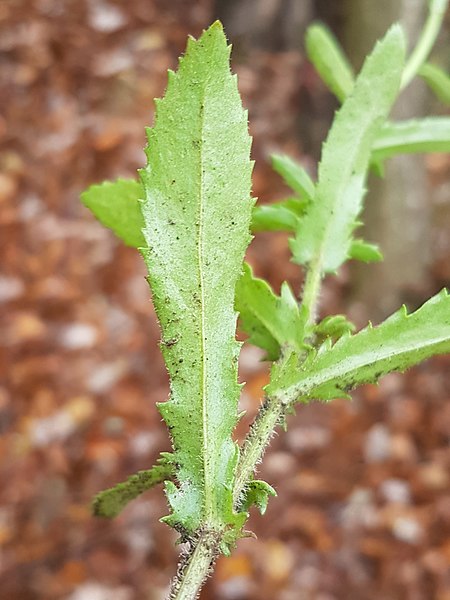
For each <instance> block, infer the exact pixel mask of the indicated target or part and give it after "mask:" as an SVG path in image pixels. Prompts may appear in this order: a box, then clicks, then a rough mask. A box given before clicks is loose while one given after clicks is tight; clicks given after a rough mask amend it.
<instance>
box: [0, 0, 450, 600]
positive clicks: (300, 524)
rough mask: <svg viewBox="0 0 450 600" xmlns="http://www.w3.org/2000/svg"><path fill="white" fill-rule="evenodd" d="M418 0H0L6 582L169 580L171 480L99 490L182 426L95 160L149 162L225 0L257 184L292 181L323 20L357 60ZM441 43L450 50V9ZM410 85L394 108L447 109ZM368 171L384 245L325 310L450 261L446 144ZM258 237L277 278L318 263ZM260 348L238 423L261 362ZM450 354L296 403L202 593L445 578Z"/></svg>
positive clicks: (391, 594)
mask: <svg viewBox="0 0 450 600" xmlns="http://www.w3.org/2000/svg"><path fill="white" fill-rule="evenodd" d="M425 14H426V2H425V0H408V1H406V0H405V1H403V2H402V1H400V0H398V1H396V2H392V1H391V0H341V1H335V2H330V1H327V0H216V1H215V2H214V1H213V0H197V1H195V0H192V1H188V0H170V1H168V0H128V1H127V2H121V1H120V0H116V1H114V0H58V1H55V0H2V2H1V3H0V28H1V31H0V244H1V251H0V252H1V262H0V330H1V337H0V345H1V347H0V427H1V432H2V437H1V438H0V546H1V557H0V581H1V584H0V598H2V599H3V598H4V599H8V600H33V599H36V600H57V599H67V600H141V599H142V600H144V599H145V600H162V599H163V598H164V597H165V592H166V589H167V584H168V581H169V579H170V577H171V576H172V575H173V574H174V570H175V564H176V559H177V555H178V552H179V549H178V548H175V547H174V545H173V542H174V540H175V535H173V534H172V532H171V530H169V529H168V528H167V527H166V526H165V525H162V524H161V523H159V521H158V518H159V517H161V516H163V515H164V514H166V512H167V509H166V506H165V501H164V497H163V492H162V489H155V490H153V491H150V492H148V493H147V494H146V495H144V496H143V497H141V498H140V499H139V500H136V501H135V502H134V503H132V504H130V505H129V507H128V508H127V509H126V510H125V511H124V513H123V514H122V515H121V516H120V517H119V518H117V519H116V520H114V521H113V522H104V521H99V520H95V519H93V518H92V517H91V514H90V501H91V498H92V496H93V495H94V494H95V493H96V492H97V491H99V490H101V489H103V488H105V487H108V486H110V485H112V484H114V483H115V482H117V481H120V480H121V479H123V478H124V477H126V476H127V475H128V474H131V473H132V472H134V471H136V470H138V469H144V468H148V467H149V466H151V465H152V464H153V461H154V460H155V458H156V456H157V454H158V453H159V451H160V450H162V449H169V441H168V437H167V434H166V430H165V427H164V426H163V424H162V423H161V419H160V416H159V414H158V413H157V411H156V408H155V402H157V401H162V400H164V399H165V398H166V396H167V377H166V374H165V370H164V366H163V362H162V359H161V356H160V352H159V349H158V339H159V331H158V326H157V324H156V320H155V316H154V312H153V308H152V305H151V302H150V296H149V291H148V288H147V284H146V282H145V280H144V276H145V269H144V264H143V262H142V260H141V259H140V257H139V256H138V254H137V252H136V251H134V250H132V249H130V248H125V247H123V246H122V245H121V244H120V243H119V242H118V241H117V240H116V239H115V238H114V237H113V235H112V234H111V233H110V232H109V231H106V230H104V229H103V228H102V227H101V226H100V225H99V224H98V223H97V222H95V221H94V219H93V217H92V216H91V215H90V214H89V213H88V211H87V210H85V209H84V208H83V207H82V206H81V204H80V202H79V194H80V192H81V191H82V190H83V189H84V188H85V187H86V186H87V185H88V184H90V183H93V182H99V181H101V180H103V179H108V178H111V179H112V178H116V177H118V176H126V177H130V176H134V175H135V172H136V169H137V168H138V167H139V166H141V165H142V164H143V163H144V154H143V151H142V147H143V146H144V143H145V140H144V125H148V124H151V123H152V114H153V98H154V97H158V96H160V95H162V93H163V92H164V88H165V83H166V70H167V68H169V67H171V68H174V67H175V66H176V62H177V57H178V56H179V55H180V53H182V52H183V49H184V46H185V43H186V36H187V35H188V34H189V33H190V34H192V35H195V36H197V35H198V34H199V33H200V32H201V30H202V29H203V28H204V27H206V26H207V25H208V24H209V23H210V22H212V20H214V19H215V18H217V17H220V18H221V19H222V20H223V22H224V24H225V27H226V30H227V32H228V36H229V38H230V40H231V41H232V42H233V44H234V47H235V51H234V58H233V67H234V69H235V71H236V72H237V73H238V76H239V86H240V90H241V93H242V96H243V101H244V104H245V106H246V107H248V109H249V118H250V130H251V133H252V135H253V136H254V146H253V157H254V158H255V159H256V161H257V165H256V168H255V173H254V195H255V196H257V197H258V198H259V199H260V202H270V201H272V200H274V199H279V198H282V197H283V195H285V194H286V193H287V192H288V190H287V189H286V188H285V187H284V186H283V183H282V181H281V180H280V178H279V177H278V176H277V175H275V174H274V173H273V172H272V170H271V168H270V160H269V158H270V154H271V153H272V152H275V151H277V152H286V153H288V154H290V155H291V156H292V157H294V158H296V159H298V160H299V161H301V163H302V164H303V165H304V166H305V167H306V168H308V169H309V171H310V172H311V174H313V175H314V173H315V170H316V163H317V159H318V157H319V152H320V144H321V142H322V140H323V139H324V136H325V135H326V131H327V128H328V127H329V124H330V121H331V118H332V115H333V113H334V111H335V109H336V108H337V104H336V102H335V100H334V99H333V98H332V97H331V95H330V94H329V93H328V92H327V91H326V89H325V88H324V87H323V85H322V84H321V83H320V81H319V80H318V78H317V76H316V74H315V73H314V70H313V69H312V67H311V65H310V64H308V62H307V60H306V59H305V56H304V52H303V45H302V38H303V33H304V31H305V28H306V27H307V25H308V24H309V23H310V22H311V21H312V20H313V19H317V18H318V19H321V20H323V21H325V22H326V23H327V24H328V25H329V26H330V27H331V29H332V30H333V31H334V32H335V33H336V35H337V36H338V38H339V39H340V40H341V41H342V43H343V44H344V46H345V48H346V49H347V50H348V51H349V53H350V56H351V59H352V61H353V62H354V64H355V65H356V66H357V67H358V66H359V65H360V64H361V60H362V56H363V55H364V54H365V53H366V52H367V51H368V50H369V49H370V48H371V46H372V44H373V42H374V40H375V38H376V37H378V36H380V35H381V34H382V33H383V32H384V31H385V29H386V28H387V27H388V26H389V25H390V24H391V23H392V22H393V21H395V20H398V19H400V20H401V21H402V23H403V24H404V26H405V28H406V29H407V31H408V35H409V39H410V40H411V41H413V40H414V39H416V37H417V34H418V31H419V30H420V27H421V25H422V23H423V21H424V18H425ZM447 17H448V18H447V19H446V26H445V28H444V30H443V32H442V34H441V36H440V39H439V41H438V44H437V46H436V48H435V50H434V53H433V60H434V61H435V62H437V63H438V64H440V65H441V66H442V67H444V68H446V69H447V70H448V69H449V68H450V58H449V56H450V54H449V49H450V42H449V29H448V26H449V24H450V15H447ZM444 112H445V110H444V109H443V108H442V106H440V105H439V104H437V103H436V102H435V101H434V100H433V99H432V97H431V95H430V93H429V92H428V91H427V90H426V89H425V88H424V87H423V86H422V85H421V84H420V82H418V83H416V84H414V85H413V86H411V88H409V90H408V91H407V92H406V93H404V94H403V95H402V97H401V99H400V102H399V103H398V106H397V107H396V108H395V113H396V116H397V117H400V118H401V117H403V118H404V117H410V116H420V115H425V114H429V113H433V114H443V113H444ZM387 171H388V172H387V178H386V179H385V180H384V181H381V180H376V179H375V178H374V179H373V180H371V193H370V194H369V197H368V199H367V211H366V220H367V227H366V232H365V234H364V235H365V237H366V238H367V239H369V240H370V241H376V242H379V243H380V244H381V247H382V249H383V251H384V253H385V256H386V262H385V263H383V264H381V265H372V266H364V269H360V268H359V267H357V266H354V265H349V266H346V267H345V268H343V269H342V270H341V272H340V273H339V276H338V277H337V278H334V279H330V280H328V281H326V284H325V288H324V292H323V295H322V310H323V314H328V313H337V312H342V311H348V312H349V314H350V315H351V317H352V318H353V319H354V320H355V322H356V323H357V324H358V325H359V326H362V325H364V323H366V322H367V320H368V319H372V320H373V321H374V322H375V323H376V322H379V321H380V320H381V319H382V318H384V317H385V316H386V315H387V314H389V313H390V312H392V311H393V310H395V309H396V308H397V307H398V306H399V305H400V304H401V303H402V302H406V303H407V304H408V306H409V307H410V308H415V307H416V306H418V305H419V304H420V303H421V302H423V301H424V300H425V299H426V298H427V297H428V296H429V295H430V294H432V293H435V292H436V291H437V290H438V289H440V288H441V287H443V286H445V285H448V282H449V280H450V252H449V250H450V158H449V156H445V155H431V156H427V157H422V156H420V157H408V158H403V157H401V158H399V159H396V160H395V161H391V162H390V164H389V167H388V169H387ZM249 260H250V262H251V263H252V264H253V265H254V268H255V271H256V273H257V274H258V275H260V276H265V277H267V278H268V279H269V280H270V282H271V283H272V285H273V286H274V288H275V289H276V290H279V286H280V283H281V281H282V280H284V279H286V278H287V279H289V281H290V282H291V283H292V285H293V286H294V289H295V290H296V291H298V290H299V288H300V285H301V278H302V274H301V272H300V271H299V269H298V268H297V267H296V266H295V265H293V264H292V263H290V262H289V253H288V250H287V236H286V235H284V234H273V233H271V234H258V236H257V237H256V239H255V240H254V242H253V243H252V246H251V249H250V251H249ZM260 358H261V354H260V353H259V352H258V351H257V350H256V349H254V348H252V347H244V349H243V352H242V356H241V378H242V380H245V381H247V385H246V387H245V389H244V393H243V398H242V408H243V409H246V410H247V417H246V418H245V419H244V420H243V421H242V423H241V424H240V428H239V431H238V437H241V438H242V436H243V435H244V434H245V431H246V428H247V427H248V423H249V421H250V419H251V417H252V415H254V413H255V411H256V410H257V408H258V406H259V402H260V397H261V387H262V386H263V385H264V384H265V383H266V382H267V366H266V365H265V364H264V363H263V362H260ZM449 367H450V357H448V356H447V357H440V358H436V359H434V360H431V361H429V362H427V363H426V364H424V365H421V366H420V367H418V368H416V369H414V370H412V371H410V372H409V373H407V374H406V375H405V376H402V375H391V376H388V377H386V378H385V379H383V381H382V382H381V384H380V386H379V387H375V386H366V387H364V388H363V389H361V390H360V391H358V393H356V394H355V395H354V400H353V402H347V401H342V400H339V401H336V402H333V403H331V404H329V405H324V404H318V403H313V404H311V405H309V406H302V407H301V408H299V410H298V414H297V416H296V417H292V418H291V419H290V421H289V428H288V431H287V433H286V434H283V435H280V436H277V437H275V439H274V440H273V443H272V445H271V448H270V450H269V451H268V453H267V455H266V458H265V460H264V464H263V465H262V466H261V469H260V476H261V477H262V478H264V479H266V480H267V481H269V482H270V483H271V484H272V485H274V486H275V488H276V489H277V491H278V494H279V495H278V497H277V498H275V499H271V501H270V503H269V508H268V511H267V513H266V515H265V517H264V518H261V517H260V516H258V515H257V514H253V515H252V517H251V522H250V524H249V527H250V529H252V530H253V531H254V532H255V533H256V535H257V536H258V540H243V541H241V542H240V543H239V547H238V549H237V551H236V552H235V553H234V554H233V556H232V557H231V558H228V559H225V558H223V559H220V560H219V561H218V564H217V569H216V572H215V575H214V577H213V579H212V580H211V581H210V582H209V583H208V584H207V586H206V588H205V590H204V592H203V595H202V598H204V599H205V600H206V599H216V600H250V599H256V598H258V599H259V600H269V599H274V598H275V599H277V600H278V599H279V600H341V599H342V600H347V599H351V600H353V599H355V600H372V599H375V598H376V599H378V598H383V600H431V599H434V600H449V599H450V575H449V569H448V566H449V564H450V536H449V534H450V475H449V467H450V448H449V441H450V402H449V400H450V372H449Z"/></svg>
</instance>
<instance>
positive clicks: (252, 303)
mask: <svg viewBox="0 0 450 600" xmlns="http://www.w3.org/2000/svg"><path fill="white" fill-rule="evenodd" d="M235 306H236V310H237V311H238V312H239V313H240V323H241V327H242V329H243V330H244V331H245V332H246V333H247V334H248V336H249V339H248V342H249V343H250V344H254V345H255V346H258V347H260V348H263V349H264V350H265V351H266V352H267V360H276V359H277V358H278V357H279V356H280V351H281V348H282V347H283V346H285V345H286V346H289V347H291V348H296V349H301V348H302V342H303V338H304V327H305V318H304V316H303V314H302V312H301V311H300V310H299V307H298V304H297V301H296V299H295V297H294V295H293V294H292V291H291V289H290V288H289V286H288V284H287V283H286V282H285V283H283V286H282V289H281V296H276V295H275V294H274V293H273V291H272V289H271V288H270V286H269V284H268V283H267V282H266V281H264V280H263V279H258V278H256V277H254V276H253V273H252V270H251V267H250V266H249V265H248V264H244V272H243V275H242V277H241V278H240V279H239V281H238V284H237V286H236V304H235Z"/></svg>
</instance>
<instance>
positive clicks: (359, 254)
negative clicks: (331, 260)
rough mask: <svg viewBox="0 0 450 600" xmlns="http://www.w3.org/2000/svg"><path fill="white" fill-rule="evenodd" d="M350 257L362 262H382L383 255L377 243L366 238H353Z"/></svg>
mask: <svg viewBox="0 0 450 600" xmlns="http://www.w3.org/2000/svg"><path fill="white" fill-rule="evenodd" d="M349 257H350V258H353V259H354V260H360V261H362V262H366V263H371V262H380V261H381V260H383V255H382V254H381V252H380V249H379V248H378V246H377V245H376V244H369V242H365V241H364V240H359V239H356V240H353V241H352V243H351V246H350V251H349Z"/></svg>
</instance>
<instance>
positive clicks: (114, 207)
mask: <svg viewBox="0 0 450 600" xmlns="http://www.w3.org/2000/svg"><path fill="white" fill-rule="evenodd" d="M143 197H144V191H143V188H142V184H141V183H140V182H139V181H134V180H133V179H117V181H105V182H103V183H101V184H100V185H91V186H90V187H89V188H88V189H87V190H86V191H85V192H83V193H82V194H81V201H82V202H83V204H84V205H85V206H86V207H87V208H89V209H90V210H91V211H92V212H93V213H94V215H95V216H96V217H97V219H98V220H99V221H100V222H101V223H102V224H103V225H105V227H109V229H112V230H113V231H114V233H115V234H116V235H117V236H118V237H119V238H120V239H121V240H122V241H123V242H125V244H126V245H127V246H133V247H134V248H141V247H144V246H146V243H145V239H144V236H143V234H142V228H143V226H144V220H143V218H142V214H141V209H140V207H139V200H140V199H141V198H143Z"/></svg>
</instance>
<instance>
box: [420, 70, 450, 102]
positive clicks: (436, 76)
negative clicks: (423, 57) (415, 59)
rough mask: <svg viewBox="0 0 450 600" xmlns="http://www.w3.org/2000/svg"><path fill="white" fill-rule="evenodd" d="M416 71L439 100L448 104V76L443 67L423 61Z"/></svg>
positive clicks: (449, 99) (449, 96)
mask: <svg viewBox="0 0 450 600" xmlns="http://www.w3.org/2000/svg"><path fill="white" fill-rule="evenodd" d="M418 73H419V75H420V76H421V77H422V79H423V80H424V81H426V83H427V84H428V86H429V87H430V88H431V89H432V90H433V92H434V93H435V95H436V97H437V98H439V100H440V101H441V102H443V103H444V104H450V77H449V76H448V74H447V73H446V72H445V71H444V70H443V69H441V68H440V67H437V66H436V65H432V64H430V63H425V64H424V65H422V66H421V67H420V69H419V71H418Z"/></svg>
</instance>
